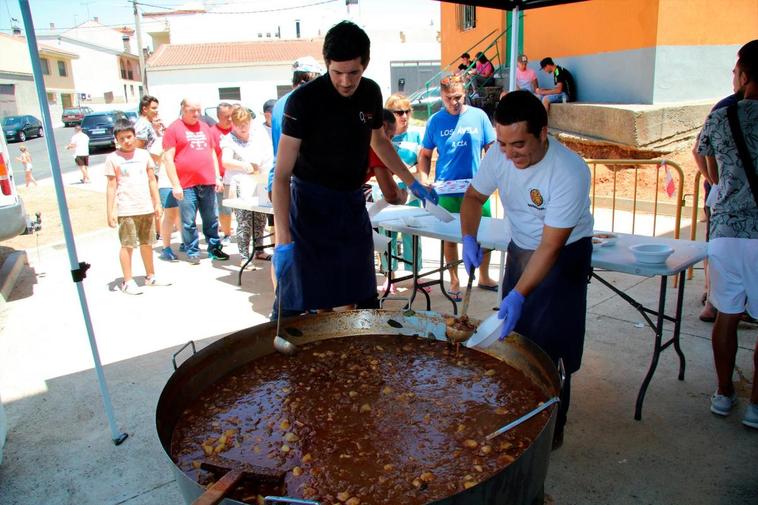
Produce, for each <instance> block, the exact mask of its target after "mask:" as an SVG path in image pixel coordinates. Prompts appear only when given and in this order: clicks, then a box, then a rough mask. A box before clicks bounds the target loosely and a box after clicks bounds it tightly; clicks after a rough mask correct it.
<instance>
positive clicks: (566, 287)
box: [503, 237, 592, 374]
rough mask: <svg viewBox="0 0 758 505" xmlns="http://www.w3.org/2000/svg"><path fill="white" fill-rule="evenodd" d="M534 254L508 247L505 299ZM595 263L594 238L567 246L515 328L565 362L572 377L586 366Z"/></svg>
mask: <svg viewBox="0 0 758 505" xmlns="http://www.w3.org/2000/svg"><path fill="white" fill-rule="evenodd" d="M533 253H534V251H532V250H530V249H522V248H520V247H519V246H517V245H516V244H515V243H514V242H513V241H511V243H510V244H509V245H508V259H507V262H506V265H505V276H504V278H503V295H505V294H507V293H508V292H509V291H510V290H511V289H513V288H514V287H515V286H516V283H517V282H518V280H519V278H520V277H521V274H522V273H523V272H524V269H525V268H526V265H527V263H528V262H529V259H530V258H531V257H532V254H533ZM591 261H592V241H591V238H590V237H585V238H582V239H579V240H577V241H576V242H574V243H572V244H569V245H566V246H564V247H563V249H562V250H561V252H560V254H559V256H558V259H557V260H556V262H555V264H554V265H553V267H552V268H551V269H550V272H549V273H548V274H547V276H546V277H545V278H544V279H543V280H542V282H541V283H540V284H539V286H537V288H536V289H535V290H534V291H532V292H531V293H530V294H529V296H528V297H527V298H526V301H525V302H524V307H523V309H522V312H521V318H520V319H519V321H518V323H516V328H515V331H516V332H518V333H520V334H521V335H524V336H525V337H527V338H529V339H530V340H532V341H533V342H535V343H536V344H537V345H539V346H540V347H541V348H542V349H543V350H544V351H545V352H546V353H547V354H548V355H549V356H550V358H551V359H552V360H553V361H554V362H556V363H557V362H558V358H563V363H564V366H565V367H566V372H567V373H569V374H571V373H573V372H575V371H577V370H579V367H580V366H581V363H582V352H583V350H584V329H585V320H586V317H587V284H588V282H589V277H590V273H591Z"/></svg>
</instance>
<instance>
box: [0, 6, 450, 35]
mask: <svg viewBox="0 0 758 505" xmlns="http://www.w3.org/2000/svg"><path fill="white" fill-rule="evenodd" d="M320 1H321V2H324V3H325V7H327V6H328V7H330V8H334V4H340V5H344V0H334V1H333V2H330V1H329V0H280V1H279V2H278V3H277V6H279V5H287V6H298V5H301V6H302V5H311V4H315V3H318V2H320ZM138 3H141V4H142V6H141V9H142V10H143V11H144V12H151V11H152V12H159V11H161V10H164V9H163V8H175V7H177V6H179V5H182V4H187V3H190V2H188V1H187V0H138ZM205 3H206V5H208V6H210V5H213V4H219V3H223V4H225V5H227V6H228V5H230V4H237V5H239V6H240V9H241V10H245V11H247V10H255V9H266V8H270V7H271V5H272V4H271V1H270V0H236V1H235V0H208V1H206V2H205ZM29 4H30V6H31V9H32V18H33V20H34V27H35V29H36V31H37V33H39V34H47V33H49V32H50V23H51V22H52V23H55V27H56V28H57V29H61V28H71V27H74V26H76V25H78V24H81V23H83V22H84V21H86V20H87V19H91V18H93V17H95V16H97V17H98V18H99V20H100V22H101V23H103V24H105V25H113V26H116V27H118V26H123V25H133V23H134V15H133V11H132V3H131V1H130V0H29ZM326 4H328V5H326ZM162 7H163V8H162ZM360 8H361V11H362V13H363V14H364V15H368V16H369V17H370V19H386V22H387V23H388V24H389V25H390V26H391V23H392V20H393V19H397V18H399V17H400V18H403V19H414V20H415V19H417V20H418V21H419V24H420V25H426V26H428V24H429V20H430V19H431V18H432V17H434V18H435V19H437V20H438V19H439V2H436V1H433V0H360ZM11 18H16V19H18V24H19V26H22V25H23V23H22V19H21V11H20V9H19V3H18V0H0V31H2V32H3V33H9V32H10V31H11V26H12V21H11Z"/></svg>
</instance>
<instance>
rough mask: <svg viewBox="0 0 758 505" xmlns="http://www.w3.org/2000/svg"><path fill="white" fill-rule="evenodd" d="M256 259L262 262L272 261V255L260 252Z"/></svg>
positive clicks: (256, 254)
mask: <svg viewBox="0 0 758 505" xmlns="http://www.w3.org/2000/svg"><path fill="white" fill-rule="evenodd" d="M255 259H257V260H261V261H271V255H270V254H269V253H267V252H263V251H259V252H257V253H255Z"/></svg>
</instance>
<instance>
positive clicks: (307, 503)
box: [263, 496, 321, 505]
mask: <svg viewBox="0 0 758 505" xmlns="http://www.w3.org/2000/svg"><path fill="white" fill-rule="evenodd" d="M263 503H264V505H265V504H267V503H291V504H295V505H321V504H320V503H319V502H317V501H313V500H301V499H299V498H288V497H286V496H266V497H265V498H264V499H263Z"/></svg>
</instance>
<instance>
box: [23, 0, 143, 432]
mask: <svg viewBox="0 0 758 505" xmlns="http://www.w3.org/2000/svg"><path fill="white" fill-rule="evenodd" d="M18 3H19V7H20V8H21V16H22V17H23V19H24V28H25V30H26V43H27V46H28V47H29V57H30V59H31V63H32V74H33V75H34V87H35V88H36V90H37V99H38V100H39V105H40V112H41V113H42V124H43V125H44V127H45V143H46V144H47V153H48V156H49V157H50V168H51V169H52V175H53V182H54V183H55V195H56V197H57V200H58V212H59V213H60V215H61V227H62V228H63V236H64V237H65V239H66V249H67V251H68V259H69V263H70V264H71V275H72V277H73V278H74V283H75V284H76V290H77V293H78V294H79V304H80V305H81V308H82V316H83V317H84V325H85V326H86V328H87V337H88V338H89V344H90V348H91V349H92V358H93V359H94V361H95V372H96V373H97V380H98V383H99V385H100V394H101V395H102V397H103V404H104V406H105V415H106V417H107V418H108V425H109V426H110V429H111V439H112V440H113V443H114V444H116V445H121V443H122V442H123V441H124V440H126V438H127V437H128V436H129V435H127V434H126V433H121V432H119V431H118V428H117V427H116V421H115V419H114V416H113V406H112V404H111V397H110V394H109V393H108V385H107V383H106V382H105V374H104V373H103V366H102V364H101V363H100V354H99V353H98V350H97V342H96V341H95V331H94V329H93V327H92V319H91V318H90V313H89V307H88V305H87V298H86V295H85V293H84V286H83V285H82V281H83V280H84V278H85V277H86V272H87V269H88V268H89V264H87V263H84V262H81V263H80V262H79V259H78V258H77V255H76V243H75V242H74V233H73V230H72V229H71V217H70V216H69V214H68V205H67V204H66V192H65V190H64V188H63V178H62V177H61V164H60V160H59V159H58V151H57V150H56V147H55V135H54V133H53V121H52V119H51V118H50V108H49V107H48V105H47V93H46V91H45V82H44V78H43V77H42V66H41V65H40V62H39V53H38V49H37V35H36V33H35V32H34V23H33V22H32V12H31V9H30V8H29V0H19V1H18Z"/></svg>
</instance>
